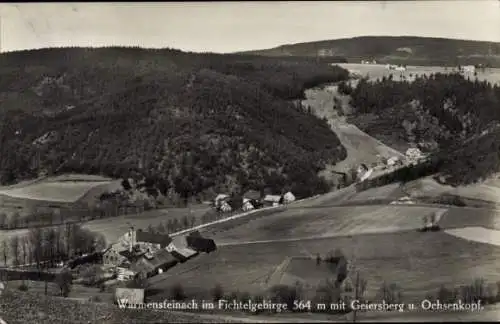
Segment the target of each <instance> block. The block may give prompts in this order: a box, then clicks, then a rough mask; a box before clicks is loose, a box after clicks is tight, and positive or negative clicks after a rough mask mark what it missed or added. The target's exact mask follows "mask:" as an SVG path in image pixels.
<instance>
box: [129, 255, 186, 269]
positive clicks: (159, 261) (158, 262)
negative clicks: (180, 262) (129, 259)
mask: <svg viewBox="0 0 500 324" xmlns="http://www.w3.org/2000/svg"><path fill="white" fill-rule="evenodd" d="M172 263H177V259H176V258H175V257H174V256H173V255H172V254H170V253H169V252H167V251H166V250H163V249H161V250H159V251H158V252H156V253H155V254H153V258H152V259H147V258H146V257H144V256H142V257H141V258H140V259H139V260H137V261H136V262H135V263H133V264H132V265H131V266H130V269H131V270H133V271H135V272H146V273H148V272H152V271H155V270H156V269H158V268H160V267H162V266H163V265H166V264H172Z"/></svg>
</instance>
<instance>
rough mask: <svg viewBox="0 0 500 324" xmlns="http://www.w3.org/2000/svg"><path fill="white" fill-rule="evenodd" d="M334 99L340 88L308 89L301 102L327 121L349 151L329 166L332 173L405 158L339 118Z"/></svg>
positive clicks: (337, 96)
mask: <svg viewBox="0 0 500 324" xmlns="http://www.w3.org/2000/svg"><path fill="white" fill-rule="evenodd" d="M334 98H339V94H338V91H337V86H326V87H322V88H316V89H308V90H306V99H305V100H303V101H302V104H303V105H304V106H310V107H311V108H312V110H313V112H314V113H315V114H316V115H317V116H320V117H321V118H327V120H328V121H329V125H330V127H331V128H332V130H333V131H334V132H335V133H336V134H337V136H338V138H339V139H340V142H341V143H342V145H343V146H344V147H345V148H346V151H347V158H346V159H344V160H342V161H341V162H340V163H337V164H335V165H334V166H330V168H331V169H332V170H335V171H340V172H348V171H349V170H350V169H351V168H353V167H354V168H356V167H357V166H358V165H359V164H360V163H365V164H366V165H370V164H372V163H374V162H380V159H381V157H385V158H390V157H392V156H399V157H402V154H401V153H400V152H398V151H396V150H394V149H392V148H391V147H388V146H386V145H384V144H383V143H381V142H380V141H378V140H377V139H376V138H373V137H371V136H370V135H368V134H366V133H365V132H363V131H361V130H360V129H358V128H357V127H356V126H355V125H353V124H349V123H347V122H346V121H345V118H343V117H340V116H339V115H338V113H337V111H336V110H334V109H333V106H334ZM327 170H328V169H327Z"/></svg>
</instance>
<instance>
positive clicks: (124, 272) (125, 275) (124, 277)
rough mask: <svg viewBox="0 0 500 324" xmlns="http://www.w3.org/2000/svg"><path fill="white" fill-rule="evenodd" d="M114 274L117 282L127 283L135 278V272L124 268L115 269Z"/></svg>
mask: <svg viewBox="0 0 500 324" xmlns="http://www.w3.org/2000/svg"><path fill="white" fill-rule="evenodd" d="M116 274H117V276H116V279H117V280H118V281H128V280H132V279H133V278H134V277H135V272H134V271H132V270H130V269H128V268H126V267H118V268H116Z"/></svg>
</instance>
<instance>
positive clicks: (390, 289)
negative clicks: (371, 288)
mask: <svg viewBox="0 0 500 324" xmlns="http://www.w3.org/2000/svg"><path fill="white" fill-rule="evenodd" d="M377 300H381V301H382V300H385V302H386V303H388V304H399V303H401V302H402V300H403V293H402V290H401V288H400V287H399V286H398V285H397V284H395V283H391V284H387V283H385V282H384V283H383V284H382V286H381V287H380V289H379V291H378V294H377Z"/></svg>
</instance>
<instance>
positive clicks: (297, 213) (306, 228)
mask: <svg viewBox="0 0 500 324" xmlns="http://www.w3.org/2000/svg"><path fill="white" fill-rule="evenodd" d="M447 210H448V209H447V208H439V207H433V206H415V205H413V206H411V207H408V206H401V205H377V206H342V207H331V208H318V209H314V208H312V209H310V208H304V209H302V208H299V209H289V210H287V211H285V212H283V213H280V214H276V215H273V216H272V217H266V218H261V219H256V220H253V221H252V222H250V223H246V224H242V225H240V226H237V227H236V228H234V229H231V230H230V231H227V232H222V233H218V234H217V235H216V240H217V245H218V246H231V245H232V246H234V245H245V244H258V243H272V242H295V241H304V240H314V239H319V238H335V237H345V236H352V235H362V234H380V233H394V232H401V231H413V230H417V229H419V228H421V227H422V225H423V217H424V216H429V215H432V214H435V215H436V217H437V219H436V221H438V222H439V221H440V220H441V217H442V215H443V214H445V213H446V212H447ZM292 224H293V226H292ZM268 229H273V230H272V231H269V230H268ZM278 233H279V236H276V235H278ZM243 237H244V238H246V239H244V240H242V239H241V238H243Z"/></svg>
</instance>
